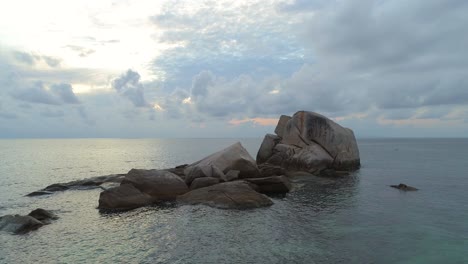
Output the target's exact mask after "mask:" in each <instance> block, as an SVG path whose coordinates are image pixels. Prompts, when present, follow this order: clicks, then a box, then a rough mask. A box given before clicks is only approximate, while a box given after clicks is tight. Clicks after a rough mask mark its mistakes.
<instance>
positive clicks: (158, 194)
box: [98, 142, 291, 210]
mask: <svg viewBox="0 0 468 264" xmlns="http://www.w3.org/2000/svg"><path fill="white" fill-rule="evenodd" d="M175 173H177V174H175ZM290 189H291V185H290V183H289V180H288V179H287V178H286V177H285V176H281V177H279V176H272V177H262V174H261V172H260V170H259V169H258V167H257V164H256V161H255V160H254V159H253V158H252V156H250V154H249V153H248V152H247V150H246V149H245V148H244V147H243V146H242V145H241V144H240V143H239V142H238V143H235V144H233V145H231V146H229V147H227V148H225V149H223V150H221V151H218V152H216V153H214V154H211V155H210V156H208V157H205V158H203V159H201V160H199V161H197V162H194V163H192V164H190V165H183V166H178V167H176V168H173V169H168V170H138V169H132V170H131V171H129V172H128V174H127V175H126V176H125V177H124V178H123V180H122V182H121V183H120V186H118V187H115V188H111V189H108V190H105V191H103V192H102V193H101V195H100V198H99V206H98V208H100V209H116V210H128V209H133V208H137V207H141V206H145V205H150V204H153V203H157V202H160V201H171V200H177V202H179V203H181V204H206V205H209V206H213V207H218V208H234V209H249V208H256V207H263V206H269V205H271V204H272V203H273V202H272V201H271V200H270V199H269V198H268V197H267V196H265V195H264V194H263V193H286V192H288V191H289V190H290Z"/></svg>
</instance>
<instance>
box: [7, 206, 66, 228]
mask: <svg viewBox="0 0 468 264" xmlns="http://www.w3.org/2000/svg"><path fill="white" fill-rule="evenodd" d="M56 219H58V217H57V216H56V215H55V214H53V213H51V212H49V211H47V210H44V209H41V208H38V209H35V210H33V211H31V212H30V213H29V215H5V216H2V217H0V230H1V231H5V232H10V233H13V234H25V233H28V232H30V231H33V230H36V229H38V228H39V227H41V226H43V225H47V224H50V223H51V220H56Z"/></svg>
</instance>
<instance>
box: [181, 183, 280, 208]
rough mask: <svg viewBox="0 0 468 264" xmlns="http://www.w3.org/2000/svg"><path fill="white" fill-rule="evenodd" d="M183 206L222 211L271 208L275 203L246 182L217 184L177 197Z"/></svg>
mask: <svg viewBox="0 0 468 264" xmlns="http://www.w3.org/2000/svg"><path fill="white" fill-rule="evenodd" d="M177 202H179V203H181V204H204V205H208V206H211V207H216V208H222V209H252V208H258V207H265V206H270V205H272V204H273V202H272V201H271V200H270V199H269V198H268V197H267V196H265V195H263V194H260V193H258V192H256V191H255V190H254V189H252V187H250V185H249V184H248V183H246V182H244V181H234V182H225V183H220V184H216V185H213V186H209V187H205V188H200V189H196V190H193V191H190V192H188V193H186V194H184V195H181V196H179V197H177Z"/></svg>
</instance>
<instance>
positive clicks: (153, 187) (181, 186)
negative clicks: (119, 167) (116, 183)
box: [121, 169, 188, 201]
mask: <svg viewBox="0 0 468 264" xmlns="http://www.w3.org/2000/svg"><path fill="white" fill-rule="evenodd" d="M121 184H122V185H123V184H131V185H133V186H135V188H137V189H138V190H140V191H141V192H143V193H146V194H148V195H150V196H152V197H154V198H157V199H158V200H162V201H166V200H175V199H176V197H177V196H178V195H181V194H184V193H186V192H188V187H187V185H186V184H185V182H184V181H183V180H182V179H181V178H180V177H179V176H177V175H175V174H173V173H171V172H168V171H165V170H140V169H132V170H130V171H129V172H128V174H127V175H126V176H125V178H124V179H123V180H122V183H121Z"/></svg>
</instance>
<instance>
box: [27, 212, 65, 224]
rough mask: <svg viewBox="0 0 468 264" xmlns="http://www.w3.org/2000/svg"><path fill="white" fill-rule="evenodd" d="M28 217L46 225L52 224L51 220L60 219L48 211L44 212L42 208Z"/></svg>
mask: <svg viewBox="0 0 468 264" xmlns="http://www.w3.org/2000/svg"><path fill="white" fill-rule="evenodd" d="M28 215H29V216H32V217H34V218H36V219H37V220H39V221H41V222H42V223H44V224H50V220H57V219H58V217H57V216H56V215H55V214H53V213H51V212H49V211H47V210H44V209H42V208H38V209H35V210H33V211H31V212H30V213H29V214H28Z"/></svg>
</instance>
